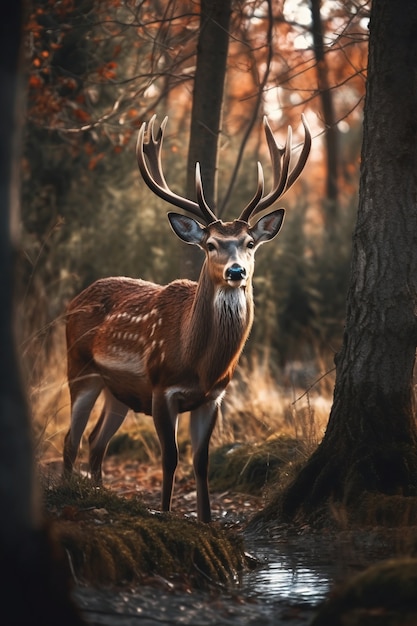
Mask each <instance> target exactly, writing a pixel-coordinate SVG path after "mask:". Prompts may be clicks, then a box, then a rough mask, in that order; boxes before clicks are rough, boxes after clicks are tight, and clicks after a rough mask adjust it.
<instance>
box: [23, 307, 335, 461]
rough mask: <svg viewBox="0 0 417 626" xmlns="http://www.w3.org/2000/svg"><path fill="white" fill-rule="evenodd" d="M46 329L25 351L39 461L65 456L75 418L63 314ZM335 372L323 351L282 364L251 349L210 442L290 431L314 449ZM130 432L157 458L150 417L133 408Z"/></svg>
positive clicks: (185, 441)
mask: <svg viewBox="0 0 417 626" xmlns="http://www.w3.org/2000/svg"><path fill="white" fill-rule="evenodd" d="M48 334H49V335H50V336H49V337H48V338H47V339H46V338H45V337H44V336H43V334H42V333H40V334H38V335H36V336H33V337H32V338H31V339H30V342H31V344H32V345H30V342H29V341H28V342H27V343H26V349H25V353H26V355H27V362H30V363H31V366H32V367H31V369H30V370H29V371H27V372H26V377H27V381H28V384H27V388H28V396H29V404H30V408H31V411H32V416H33V432H34V442H35V453H36V457H37V459H38V461H39V462H45V463H48V462H54V461H58V460H60V459H61V456H62V448H63V439H64V436H65V433H66V431H67V429H68V427H69V423H70V399H69V391H68V383H67V376H66V345H65V336H64V335H65V334H64V323H63V320H62V319H61V320H60V321H59V322H57V323H56V324H55V325H53V326H51V327H50V328H49V329H48ZM46 343H47V344H48V346H51V347H50V348H49V349H48V350H46V348H45V349H44V346H45V344H46ZM333 377H334V372H333V371H332V368H331V365H330V359H326V358H324V357H319V356H317V358H316V359H315V361H314V362H313V361H308V362H305V363H301V362H294V363H292V364H287V365H286V367H285V368H284V369H280V368H277V367H273V366H272V365H271V363H270V361H269V360H268V359H267V358H265V357H262V358H261V357H260V356H259V355H258V354H257V353H253V354H251V355H247V356H246V357H245V358H243V359H242V362H241V364H240V366H239V367H238V370H237V372H236V374H235V377H234V379H233V380H232V382H231V384H230V385H229V387H228V389H227V393H226V397H225V400H224V402H223V406H222V415H221V419H220V420H219V422H218V424H217V426H216V428H215V431H214V433H213V437H212V442H211V445H212V447H220V446H222V445H224V444H226V443H228V444H233V443H236V442H245V443H248V442H253V443H257V442H262V441H264V440H265V439H267V438H269V437H271V436H273V435H276V434H288V435H291V436H293V437H295V438H298V439H299V440H300V441H302V442H303V445H304V447H305V449H306V450H307V451H311V450H313V449H314V447H315V446H316V445H317V444H318V443H319V441H320V440H321V438H322V436H323V433H324V429H325V427H326V424H327V418H328V415H329V410H330V405H331V393H332V389H333ZM101 406H102V403H101V399H100V398H99V399H98V401H97V403H96V407H95V409H94V412H93V415H92V417H91V418H90V421H89V423H88V425H87V428H86V432H85V434H84V437H83V440H82V445H81V450H80V459H85V456H86V452H87V437H88V434H89V432H90V431H91V429H92V428H93V426H94V424H95V421H96V419H97V418H98V415H99V412H100V409H101ZM124 433H126V434H128V435H129V436H130V437H131V438H133V439H135V440H136V441H137V442H139V444H138V447H139V446H141V447H142V448H143V449H144V453H145V456H146V458H147V459H148V462H151V463H158V464H159V462H160V460H159V446H158V442H157V438H156V433H155V431H154V428H153V424H152V420H151V418H150V417H149V416H145V415H142V414H135V413H133V412H132V411H130V412H129V413H128V415H127V418H126V420H125V422H124V424H123V425H122V427H121V429H120V430H119V433H118V434H124ZM179 445H180V449H181V450H182V451H183V453H184V454H185V453H186V452H188V451H189V449H190V441H189V434H188V416H187V415H186V414H185V415H182V416H180V425H179ZM119 448H120V446H119ZM185 456H188V457H189V455H187V454H185Z"/></svg>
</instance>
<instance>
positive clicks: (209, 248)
mask: <svg viewBox="0 0 417 626" xmlns="http://www.w3.org/2000/svg"><path fill="white" fill-rule="evenodd" d="M215 249H216V246H215V245H214V243H211V242H210V241H209V242H208V244H207V250H208V251H209V252H213V250H215Z"/></svg>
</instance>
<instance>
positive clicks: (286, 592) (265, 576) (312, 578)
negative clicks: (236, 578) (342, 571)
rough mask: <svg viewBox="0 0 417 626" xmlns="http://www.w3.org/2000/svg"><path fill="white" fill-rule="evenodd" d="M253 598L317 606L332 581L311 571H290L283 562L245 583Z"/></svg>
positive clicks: (269, 567)
mask: <svg viewBox="0 0 417 626" xmlns="http://www.w3.org/2000/svg"><path fill="white" fill-rule="evenodd" d="M243 584H244V586H245V587H247V590H248V595H249V596H256V597H257V598H259V597H260V596H261V597H262V598H265V600H266V601H268V600H277V599H280V600H284V601H287V602H289V603H294V604H304V603H307V604H308V605H310V606H311V605H315V604H318V603H319V602H321V601H322V600H323V599H324V598H325V596H326V594H327V593H328V591H329V588H330V581H329V577H328V576H325V575H323V574H320V573H318V572H316V571H314V570H313V569H310V568H308V567H297V568H295V569H288V568H287V567H286V565H285V563H284V562H282V561H272V562H270V563H268V564H267V565H265V566H264V567H262V568H260V569H259V570H258V571H256V572H253V573H252V574H251V575H250V577H249V576H248V577H247V580H245V581H244V583H243Z"/></svg>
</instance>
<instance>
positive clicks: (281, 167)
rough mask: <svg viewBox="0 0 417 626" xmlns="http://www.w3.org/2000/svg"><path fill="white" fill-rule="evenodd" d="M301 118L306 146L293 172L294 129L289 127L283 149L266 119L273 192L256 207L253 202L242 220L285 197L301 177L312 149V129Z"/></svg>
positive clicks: (243, 214) (261, 199) (245, 211)
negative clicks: (291, 166) (291, 167)
mask: <svg viewBox="0 0 417 626" xmlns="http://www.w3.org/2000/svg"><path fill="white" fill-rule="evenodd" d="M301 117H302V122H303V126H304V131H305V139H304V145H303V149H302V151H301V154H300V156H299V158H298V161H297V163H296V165H295V166H294V168H293V169H292V170H291V171H289V168H290V160H291V141H292V129H291V127H290V126H289V127H288V132H287V139H286V142H285V146H284V147H283V148H281V147H280V146H279V145H278V144H277V142H276V140H275V138H274V135H273V133H272V130H271V127H270V126H269V123H268V120H267V118H266V117H264V126H265V135H266V140H267V143H268V150H269V155H270V158H271V162H272V169H273V172H274V180H273V185H272V190H271V191H270V192H269V193H268V194H267V195H266V196H264V197H261V198H260V200H259V202H258V203H257V204H256V205H255V206H253V201H251V202H250V203H249V205H248V206H247V207H246V208H245V209H244V211H243V213H242V216H243V217H242V216H241V218H240V219H246V221H249V219H250V218H251V217H253V216H254V215H257V214H258V213H261V212H262V211H264V210H265V209H267V208H268V207H270V206H271V205H272V204H274V202H276V201H277V200H278V199H279V198H280V197H281V196H283V195H284V193H285V192H286V191H288V189H289V188H290V187H291V186H292V185H293V184H294V183H295V181H296V180H297V178H298V177H299V176H300V174H301V172H302V170H303V168H304V166H305V164H306V161H307V158H308V155H309V153H310V148H311V133H310V129H309V126H308V124H307V120H306V119H305V116H304V115H302V116H301ZM249 206H253V208H252V210H251V211H250V212H249V210H248V209H249Z"/></svg>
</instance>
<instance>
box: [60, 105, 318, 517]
mask: <svg viewBox="0 0 417 626" xmlns="http://www.w3.org/2000/svg"><path fill="white" fill-rule="evenodd" d="M166 122H167V118H165V119H164V121H163V122H162V124H161V126H160V128H159V131H158V132H157V133H155V129H154V124H155V116H154V117H153V118H152V119H151V121H150V122H149V126H148V129H147V128H146V123H144V124H143V125H142V127H141V129H140V131H139V136H138V141H137V148H136V155H137V160H138V165H139V170H140V172H141V174H142V177H143V179H144V181H145V183H146V184H147V185H148V187H150V189H151V190H152V191H153V192H154V193H156V195H158V196H159V197H161V198H163V199H164V200H166V201H167V202H169V203H170V204H173V205H175V206H177V207H180V208H181V209H183V210H184V211H187V212H188V213H191V214H192V215H194V216H195V217H197V218H198V219H199V220H200V221H196V220H195V219H193V218H191V217H187V216H185V215H180V214H178V213H171V212H170V213H168V219H169V222H170V224H171V227H172V229H173V231H174V233H175V234H176V235H177V236H178V237H179V238H180V239H182V241H185V242H186V243H189V244H193V245H196V246H199V247H200V248H202V249H203V250H204V252H205V255H206V258H205V261H204V265H203V267H202V270H201V274H200V278H199V280H198V282H192V281H189V280H175V281H174V282H172V283H170V284H168V285H166V286H162V285H156V284H154V283H150V282H146V281H143V280H139V279H133V278H123V277H117V278H104V279H101V280H98V281H96V282H95V283H93V284H92V285H91V286H90V287H87V288H86V289H85V290H84V291H83V292H82V293H80V294H79V295H78V296H76V297H75V298H74V299H73V300H72V302H71V303H70V304H69V308H68V318H67V328H66V332H67V347H68V381H69V389H70V395H71V406H72V414H71V427H70V429H69V431H68V433H67V435H66V437H65V444H64V475H65V476H67V477H68V476H70V475H71V473H72V469H73V465H74V461H75V458H76V456H77V452H78V447H79V444H80V440H81V437H82V434H83V432H84V429H85V427H86V424H87V421H88V419H89V416H90V413H91V411H92V409H93V406H94V404H95V402H96V400H97V398H98V396H99V394H100V393H101V392H104V407H103V410H102V412H101V415H100V417H99V419H98V421H97V424H96V425H95V427H94V429H93V430H92V432H91V434H90V436H89V463H90V471H91V475H92V479H93V480H94V481H95V482H96V483H97V484H100V483H101V480H102V477H101V466H102V461H103V457H104V455H105V452H106V449H107V445H108V443H109V440H110V438H111V437H112V436H113V435H114V434H115V432H116V431H117V429H118V428H119V427H120V425H121V424H122V422H123V420H124V418H125V416H126V413H127V411H128V409H129V408H131V409H133V410H134V411H138V412H139V411H140V412H143V413H146V414H148V415H152V417H153V420H154V423H155V428H156V431H157V434H158V437H159V442H160V446H161V452H162V468H163V483H162V510H164V511H169V510H170V507H171V496H172V489H173V483H174V476H175V471H176V467H177V463H178V447H177V436H176V434H177V421H178V414H179V413H183V412H184V411H190V430H191V443H192V449H193V467H194V472H195V479H196V486H197V515H198V519H199V520H201V521H203V522H209V521H210V519H211V512H210V498H209V490H208V480H207V470H208V448H209V442H210V436H211V433H212V431H213V428H214V425H215V423H216V419H217V415H218V412H219V407H220V404H221V401H222V399H223V396H224V394H225V389H226V387H227V385H228V383H229V381H230V379H231V378H232V375H233V372H234V370H235V367H236V365H237V362H238V359H239V356H240V353H241V352H242V349H243V346H244V344H245V341H246V339H247V337H248V335H249V332H250V329H251V326H252V321H253V295H252V275H253V271H254V256H255V251H256V250H257V248H258V247H259V246H260V245H261V244H263V243H265V242H266V241H270V240H271V239H273V238H274V237H275V236H276V235H277V234H278V232H279V230H280V228H281V225H282V222H283V218H284V209H276V210H273V211H270V212H268V213H267V214H266V215H264V216H263V217H261V218H260V219H259V220H258V221H256V222H255V223H253V224H252V225H250V223H249V222H250V220H251V219H252V218H253V216H255V215H257V214H259V213H261V212H263V211H265V210H266V209H267V208H268V207H270V206H271V205H272V204H274V203H275V202H276V201H277V200H278V198H280V197H281V196H282V195H283V194H284V193H285V192H286V191H287V190H288V189H289V188H290V187H291V185H292V184H293V183H294V182H295V181H296V180H297V178H298V177H299V175H300V174H301V172H302V170H303V168H304V165H305V163H306V160H307V157H308V154H309V152H310V146H311V135H310V131H309V128H308V126H307V123H306V121H305V119H304V118H303V125H304V129H305V140H304V145H303V148H302V151H301V153H300V156H299V158H298V161H297V163H296V164H295V166H294V167H293V168H292V169H290V157H291V128H288V135H287V140H286V143H285V146H284V147H283V148H281V147H279V146H278V145H277V143H276V141H275V139H274V137H273V134H272V131H271V129H270V127H269V125H268V122H267V120H266V119H265V120H264V125H265V134H266V138H267V142H268V148H269V153H270V157H271V161H272V168H273V175H274V179H273V186H272V190H271V191H270V193H268V194H266V195H264V183H263V171H262V167H261V165H260V164H259V163H258V187H257V191H256V194H255V195H254V197H253V198H252V200H251V201H250V202H249V204H248V205H247V206H246V208H244V209H243V211H242V212H241V214H240V217H239V218H238V219H236V220H234V221H233V222H222V221H221V220H219V219H218V218H217V217H216V215H215V214H214V212H213V211H212V210H211V209H210V207H209V206H208V204H207V202H206V200H205V198H204V194H203V188H202V183H201V176H200V168H199V164H197V165H196V197H197V202H194V201H192V200H189V199H187V198H182V197H181V196H178V195H177V194H175V193H174V192H173V191H171V190H170V188H169V187H168V185H167V183H166V180H165V177H164V174H163V172H162V167H161V150H162V142H163V136H164V129H165V125H166ZM146 131H147V139H145V134H146ZM200 222H203V223H204V225H202V224H201V223H200Z"/></svg>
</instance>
